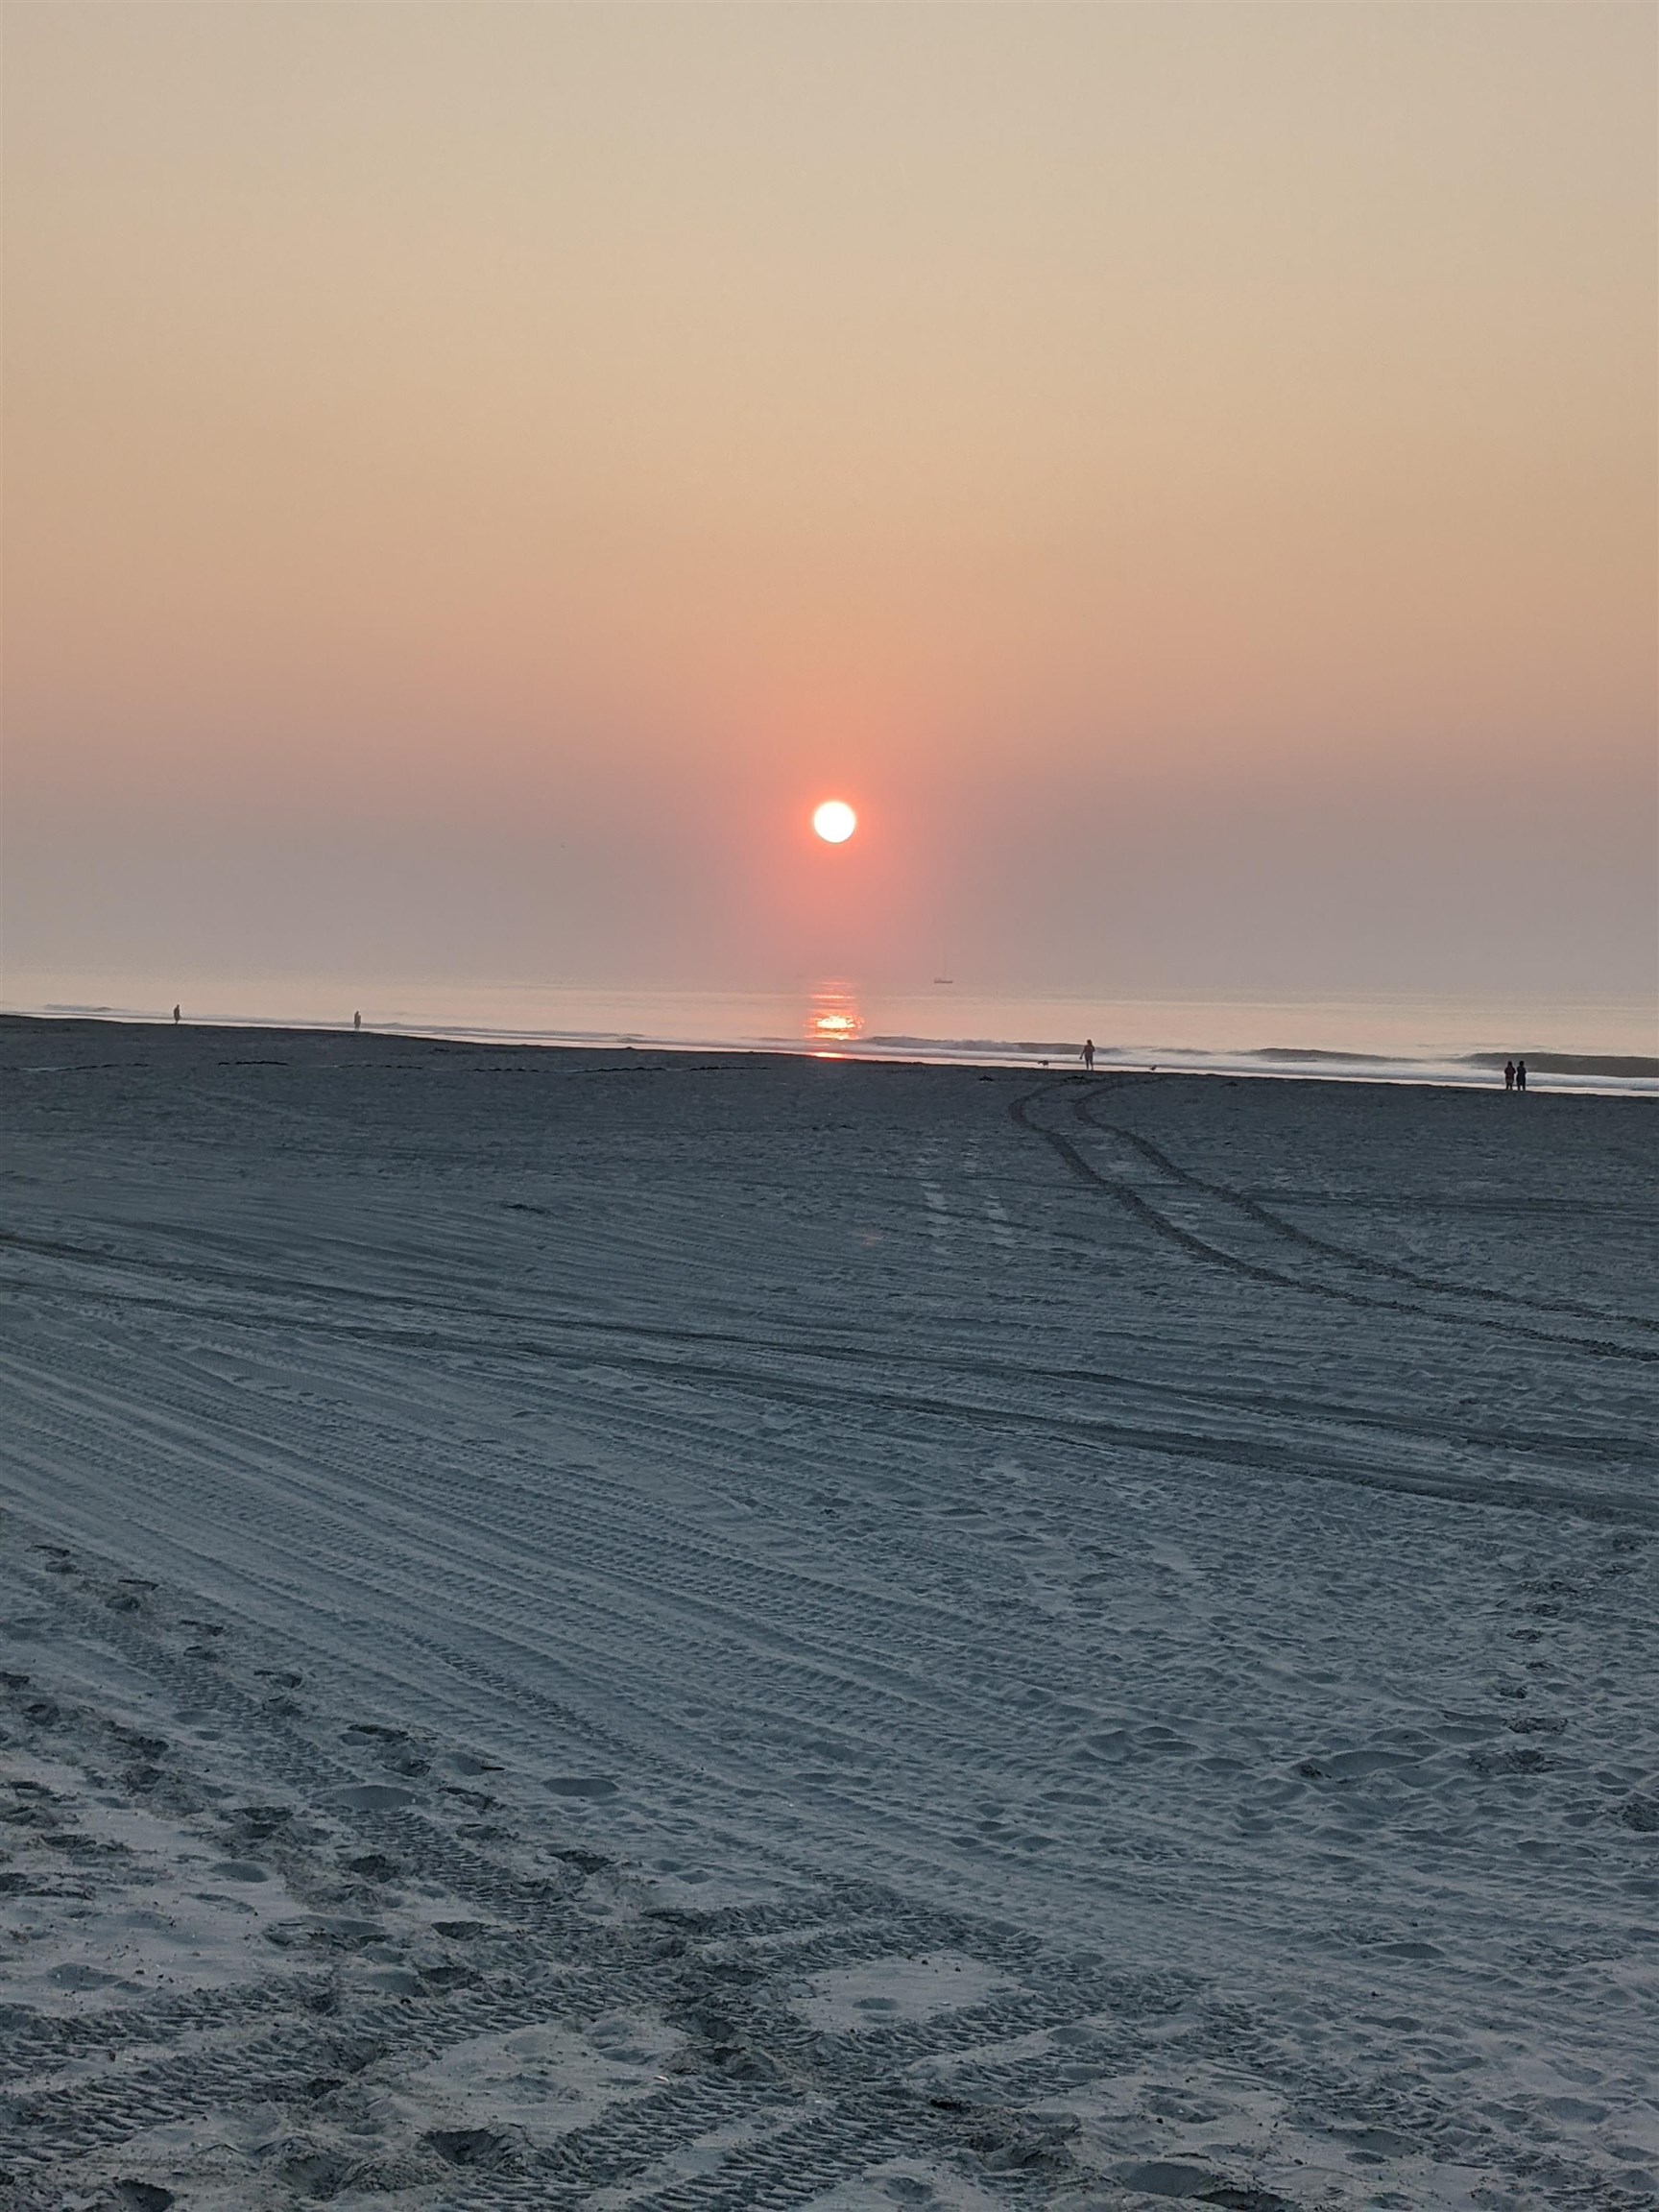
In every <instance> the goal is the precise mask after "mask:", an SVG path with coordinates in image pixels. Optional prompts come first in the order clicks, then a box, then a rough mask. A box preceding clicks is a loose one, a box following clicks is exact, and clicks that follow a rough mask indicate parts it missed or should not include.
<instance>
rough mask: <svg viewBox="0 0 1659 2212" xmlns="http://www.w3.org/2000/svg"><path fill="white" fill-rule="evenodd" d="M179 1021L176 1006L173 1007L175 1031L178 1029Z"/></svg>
mask: <svg viewBox="0 0 1659 2212" xmlns="http://www.w3.org/2000/svg"><path fill="white" fill-rule="evenodd" d="M179 1020H180V1016H179V1009H178V1007H177V1006H175V1007H174V1009H173V1026H174V1028H175V1029H177V1028H178V1026H179Z"/></svg>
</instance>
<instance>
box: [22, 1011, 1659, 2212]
mask: <svg viewBox="0 0 1659 2212" xmlns="http://www.w3.org/2000/svg"><path fill="white" fill-rule="evenodd" d="M0 1074H3V1080H4V1098H5V1105H4V1158H3V1163H0V1166H3V1173H4V1181H3V1183H0V1190H3V1193H4V1210H3V1214H0V1269H3V1274H4V1282H5V1288H6V1293H7V1301H6V1302H7V1311H8V1326H7V1329H6V1332H5V1335H4V1341H3V1344H0V1401H3V1407H4V1410H3V1415H0V1698H3V1705H0V1729H3V1731H4V1734H3V1739H0V1741H3V1745H4V1757H3V1761H0V1776H3V1784H4V1787H3V1789H0V1812H3V1813H4V1816H5V1823H6V1824H5V1825H4V1826H3V1827H0V2029H3V2032H0V2064H3V2066H4V2081H3V2085H0V2097H3V2103H0V2203H3V2204H5V2205H6V2206H7V2207H9V2208H13V2212H47V2208H51V2212H60V2208H61V2212H67V2208H69V2207H84V2208H86V2212H92V2208H98V2212H104V2208H106V2207H111V2206H117V2205H118V2206H124V2207H138V2208H140V2212H161V2208H164V2207H165V2206H167V2205H168V2204H170V2203H176V2204H177V2205H179V2206H180V2208H181V2212H241V2208H262V2207H276V2206H288V2205H301V2204H310V2203H315V2202H328V2203H332V2204H334V2205H337V2206H341V2207H351V2208H362V2212H368V2208H370V2207H388V2208H390V2207H393V2206H397V2207H428V2206H430V2207H438V2206H443V2207H451V2206H454V2207H461V2206H474V2205H476V2206H480V2207H483V2206H492V2207H493V2206H510V2205H511V2206H526V2207H557V2206H566V2205H568V2206H594V2207H604V2208H607V2212H609V2208H612V2207H615V2208H618V2212H619V2208H621V2207H641V2208H643V2207H670V2206H672V2207H675V2208H677V2212H681V2208H690V2207H723V2206H738V2205H744V2206H747V2205H756V2206H768V2207H773V2206H800V2207H811V2208H813V2212H888V2208H891V2207H893V2206H897V2205H906V2206H922V2207H926V2206H934V2207H956V2208H959V2212H983V2208H986V2207H993V2206H1003V2205H1010V2206H1068V2207H1082V2206H1099V2207H1108V2206H1110V2207H1141V2208H1142V2212H1145V2208H1147V2207H1156V2206H1159V2205H1163V2204H1166V2203H1168V2202H1170V2201H1182V2200H1186V2201H1191V2202H1195V2203H1199V2204H1208V2205H1221V2206H1231V2207H1234V2208H1236V2212H1282V2208H1285V2207H1296V2208H1298V2212H1304V2208H1306V2212H1313V2208H1315V2207H1320V2208H1325V2207H1333V2208H1334V2207H1340V2208H1344V2212H1346V2208H1349V2207H1353V2208H1358V2207H1391V2208H1401V2212H1407V2208H1418V2207H1468V2208H1471V2212H1473V2208H1475V2207H1481V2208H1488V2207H1502V2208H1506V2212H1507V2208H1514V2212H1523V2208H1527V2212H1531V2208H1536V2212H1566V2208H1569V2207H1579V2206H1582V2207H1598V2208H1604V2212H1637V2208H1638V2207H1643V2206H1652V2205H1654V2204H1659V2086H1656V2074H1655V2065H1654V2055H1655V2053H1656V2052H1659V1723H1656V1718H1655V1716H1656V1700H1655V1685H1656V1683H1659V1575H1656V1567H1659V1484H1656V1480H1655V1476H1656V1468H1659V1455H1656V1454H1655V1449H1654V1444H1653V1438H1654V1435H1655V1419H1654V1414H1655V1397H1656V1387H1655V1385H1656V1383H1659V1282H1656V1279H1655V1274H1654V1270H1653V1266H1652V1254H1653V1229H1654V1226H1655V1220H1656V1217H1659V1182H1656V1178H1655V1173H1654V1157H1655V1155H1654V1147H1653V1108H1652V1105H1651V1103H1650V1102H1648V1101H1645V1100H1642V1099H1633V1098H1617V1097H1595V1096H1551V1095H1549V1094H1532V1095H1530V1096H1526V1097H1519V1098H1517V1097H1513V1096H1507V1095H1505V1094H1503V1091H1502V1089H1501V1088H1499V1089H1494V1090H1490V1091H1470V1090H1462V1091H1453V1090H1435V1089H1429V1088H1422V1089H1416V1088H1407V1087H1392V1088H1387V1087H1383V1086H1369V1085H1362V1084H1344V1085H1335V1084H1322V1083H1311V1082H1287V1081H1271V1080H1255V1081H1234V1080H1228V1079H1223V1078H1219V1077H1209V1078H1206V1077H1199V1076H1155V1077H1146V1076H1134V1075H1129V1074H1125V1073H1113V1074H1111V1075H1109V1076H1107V1077H1105V1078H1103V1079H1096V1080H1093V1081H1090V1080H1085V1079H1084V1078H1083V1077H1082V1075H1081V1074H1080V1073H1065V1074H1061V1073H1058V1072H1056V1073H1053V1074H1051V1075H1048V1076H1044V1075H1042V1074H1040V1073H1033V1072H1031V1071H1029V1070H1026V1071H1020V1070H994V1071H985V1070H971V1069H948V1068H907V1067H903V1066H896V1065H879V1066H878V1065H866V1064H861V1063H858V1062H854V1061H839V1060H833V1059H810V1058H799V1059H793V1060H791V1059H784V1058H764V1057H758V1056H745V1055H741V1054H731V1055H699V1054H674V1053H666V1052H628V1051H620V1050H612V1051H603V1052H577V1051H538V1050H528V1049H522V1050H517V1049H490V1048H487V1047H481V1046H468V1045H458V1044H449V1045H445V1044H436V1043H421V1042H418V1041H414V1040H411V1039H408V1038H398V1039H388V1038H379V1037H374V1036H372V1035H368V1034H365V1035H363V1036H361V1037H355V1038H354V1037H351V1036H341V1035H326V1034H321V1033H299V1032H282V1031H266V1032H256V1031H250V1030H234V1031H232V1030H206V1029H193V1028H189V1027H185V1028H182V1029H179V1030H170V1029H155V1028H147V1027H138V1026H123V1025H116V1024H105V1023H98V1022H69V1021H65V1022H30V1021H21V1020H16V1021H7V1022H4V1023H0Z"/></svg>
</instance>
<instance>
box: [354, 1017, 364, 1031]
mask: <svg viewBox="0 0 1659 2212" xmlns="http://www.w3.org/2000/svg"><path fill="white" fill-rule="evenodd" d="M351 1026H352V1028H353V1029H361V1028H362V1026H363V1017H362V1015H361V1014H353V1015H352V1017H351Z"/></svg>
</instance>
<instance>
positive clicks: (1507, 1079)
mask: <svg viewBox="0 0 1659 2212" xmlns="http://www.w3.org/2000/svg"><path fill="white" fill-rule="evenodd" d="M1503 1088H1504V1090H1505V1091H1513V1090H1514V1088H1515V1063H1514V1061H1513V1060H1505V1061H1504V1063H1503Z"/></svg>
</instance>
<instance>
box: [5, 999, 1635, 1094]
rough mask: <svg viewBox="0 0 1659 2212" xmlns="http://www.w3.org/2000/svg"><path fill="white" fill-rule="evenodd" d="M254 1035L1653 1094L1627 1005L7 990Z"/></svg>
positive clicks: (14, 1009) (69, 1008)
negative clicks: (1522, 1078) (1500, 1076)
mask: <svg viewBox="0 0 1659 2212" xmlns="http://www.w3.org/2000/svg"><path fill="white" fill-rule="evenodd" d="M175 1001H178V1002H179V1003H180V1005H181V1006H182V1010H183V1014H184V1018H185V1019H186V1020H187V1021H190V1022H221V1023H227V1024H238V1025H240V1024H246V1025H251V1026H257V1027H270V1026H277V1027H303V1028H313V1027H321V1028H348V1029H349V1027H350V1025H351V1018H352V1015H353V1013H356V1012H360V1013H361V1015H362V1017H363V1023H364V1026H365V1027H366V1028H370V1029H377V1030H383V1031H393V1032H406V1033H408V1034H411V1035H420V1036H433V1037H453V1038H470V1039H476V1040H480V1041H493V1042H496V1043H501V1044H528V1045H590V1046H625V1045H649V1046H670V1047H700V1048H703V1049H706V1050H708V1049H711V1050H745V1049H748V1050H756V1049H758V1050H765V1051H791V1052H820V1053H823V1052H839V1053H856V1054H858V1055H859V1056H860V1057H869V1058H891V1059H920V1060H938V1061H947V1062H956V1063H970V1064H974V1063H976V1064H981V1065H983V1064H988V1063H990V1064H996V1063H1006V1062H1012V1063H1017V1064H1020V1065H1024V1066H1042V1065H1044V1064H1046V1065H1048V1066H1050V1067H1057V1066H1059V1065H1061V1064H1064V1063H1067V1062H1070V1061H1071V1060H1072V1059H1074V1057H1075V1056H1076V1054H1077V1053H1078V1052H1079V1050H1080V1049H1081V1047H1082V1045H1083V1042H1084V1040H1085V1038H1092V1039H1093V1040H1094V1047H1095V1064H1096V1066H1099V1067H1113V1066H1125V1065H1126V1066H1133V1067H1137V1068H1144V1067H1149V1066H1154V1065H1156V1066H1159V1067H1167V1068H1171V1069H1173V1068H1183V1067H1185V1068H1193V1069H1212V1070H1217V1071H1220V1070H1226V1071H1228V1072H1232V1073H1254V1074H1263V1075H1265V1074H1286V1075H1288V1074H1310V1073H1317V1074H1321V1075H1327V1076H1332V1077H1349V1078H1360V1077H1368V1078H1370V1079H1372V1080H1376V1079H1378V1078H1389V1079H1393V1080H1396V1081H1417V1082H1422V1081H1426V1080H1429V1081H1441V1082H1461V1083H1486V1082H1490V1081H1491V1080H1492V1079H1493V1077H1492V1070H1493V1068H1494V1066H1495V1065H1496V1066H1501V1065H1502V1063H1503V1059H1504V1057H1505V1056H1506V1055H1510V1054H1523V1055H1525V1057H1526V1059H1527V1064H1528V1070H1529V1072H1530V1073H1531V1075H1532V1077H1533V1080H1534V1081H1535V1082H1538V1083H1540V1084H1543V1085H1547V1086H1548V1087H1550V1088H1553V1089H1564V1088H1573V1089H1594V1090H1617V1091H1651V1092H1655V1093H1659V1009H1655V1007H1654V1006H1653V1005H1652V1004H1651V1003H1648V1002H1644V1001H1641V1000H1633V999H1606V1000H1601V1001H1594V1000H1589V999H1565V998H1563V999H1528V1000H1527V1001H1526V1002H1525V1003H1523V1002H1519V1001H1493V1000H1476V999H1462V998H1390V997H1383V996H1360V997H1352V996H1351V997H1344V998H1314V997H1303V998H1244V997H1230V998H1214V997H1190V998H1187V997H1182V998H1109V997H1090V998H1085V997H1081V996H1069V995H1051V996H1044V995H1042V994H1038V993H1025V994H1020V995H1017V996H1011V995H1005V994H1004V995H998V994H993V993H986V992H982V991H976V990H974V989H973V988H972V987H971V986H969V985H967V984H958V983H955V982H953V981H947V980H945V979H944V978H941V979H940V981H939V982H937V983H935V984H933V985H932V986H931V987H930V988H928V989H926V990H922V991H912V992H904V993H893V992H885V991H871V990H866V989H863V988H861V987H860V986H859V985H858V984H857V983H856V982H855V981H854V980H851V979H847V978H841V977H826V978H823V979H822V980H820V981H818V982H816V983H813V984H808V985H804V986H803V987H802V988H801V989H799V990H796V991H771V992H756V991H628V990H572V989H565V988H562V987H559V986H555V985H548V984H538V983H483V982H480V983H462V982H453V981H442V982H440V981H434V982H425V983H410V982H397V983H390V982H387V983H373V982H370V981H362V982H360V983H357V984H356V985H342V984H341V983H340V982H339V981H338V980H336V979H325V978H319V977H307V976H282V977H265V978H260V979H255V980H251V981H247V982H237V983H234V984H232V983H228V982H226V981H225V980H224V979H222V978H208V977H201V976H199V977H195V978H191V977H186V976H170V977H167V978H164V979H163V978H158V977H141V976H125V977H123V976H115V975H87V974H18V973H16V972H12V973H9V974H7V976H6V978H5V987H4V994H3V996H0V1007H3V1008H4V1010H5V1011H6V1012H8V1013H27V1014H51V1015H60V1016H69V1015H88V1014H95V1015H99V1016H102V1017H104V1018H106V1019H109V1020H117V1021H143V1022H156V1021H162V1020H169V1019H171V1015H172V1009H173V1005H174V1003H175Z"/></svg>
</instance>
